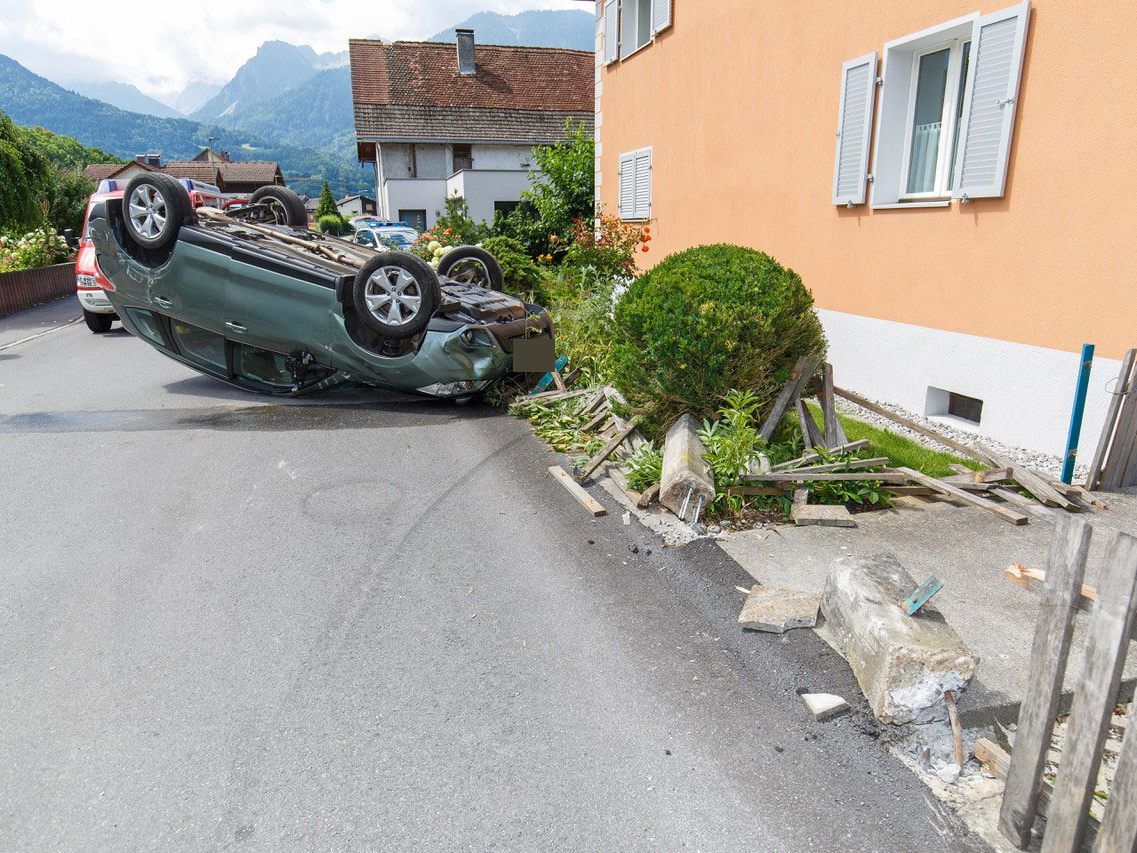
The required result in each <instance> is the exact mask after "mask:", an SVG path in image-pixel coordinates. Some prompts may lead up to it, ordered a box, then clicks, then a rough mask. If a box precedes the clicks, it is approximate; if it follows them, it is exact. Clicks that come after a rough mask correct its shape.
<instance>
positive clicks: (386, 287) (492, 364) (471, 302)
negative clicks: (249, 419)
mask: <svg viewBox="0 0 1137 853" xmlns="http://www.w3.org/2000/svg"><path fill="white" fill-rule="evenodd" d="M306 222H307V217H306V214H305V211H304V205H303V202H302V201H301V199H300V197H299V196H297V195H296V194H295V193H293V192H292V191H291V190H288V189H286V188H284V187H275V186H273V187H262V188H261V189H259V190H257V192H256V193H254V194H253V197H252V199H251V203H250V204H249V205H247V206H245V207H242V208H240V209H236V210H233V211H232V212H231V213H224V212H222V211H220V210H212V209H200V210H196V211H195V210H193V209H192V208H191V206H190V200H189V197H188V195H187V193H186V191H185V188H184V187H182V186H181V185H180V184H179V183H178V182H177V181H175V180H174V179H173V178H170V177H169V176H167V175H162V174H155V173H147V174H143V175H139V176H137V177H135V178H134V179H133V180H132V181H131V182H130V183H129V184H128V185H127V188H126V191H125V193H124V196H123V199H122V201H121V202H120V201H118V200H113V199H108V200H106V201H103V202H100V203H98V204H96V205H94V206H93V207H92V210H91V214H90V226H89V230H90V235H91V239H92V240H93V242H94V245H95V251H96V252H97V255H98V263H99V267H100V268H101V269H102V271H103V273H104V274H105V276H106V278H107V280H108V281H109V287H107V288H106V289H107V291H108V297H109V299H110V301H111V303H112V305H113V306H114V308H115V310H116V311H117V313H118V315H119V317H121V318H122V321H123V323H124V325H126V327H127V328H128V329H129V330H130V331H131V332H133V333H134V334H135V335H136V336H138V337H140V338H142V339H143V340H146V341H148V342H149V343H151V344H152V345H153V346H154V347H155V348H156V349H158V350H159V351H161V352H162V353H164V354H165V355H167V356H169V357H170V358H173V359H176V360H177V361H180V362H182V363H183V364H186V365H189V366H190V367H193V368H195V369H197V370H199V371H201V372H202V373H205V374H208V375H210V376H215V377H217V378H218V379H222V380H225V381H227V382H231V383H234V384H236V385H240V386H242V387H245V388H249V389H253V390H257V391H264V392H284V393H292V394H299V393H308V392H313V391H318V390H322V389H325V388H328V387H331V386H333V385H338V384H340V383H342V382H345V381H348V382H356V383H362V384H365V385H373V386H377V387H381V388H388V389H395V390H400V391H413V392H419V393H422V394H428V395H432V396H436V397H455V398H462V397H470V396H475V395H477V394H479V393H482V392H484V391H485V390H486V389H487V388H488V387H489V386H490V385H492V384H493V383H494V382H495V381H497V380H498V379H501V378H502V377H504V376H507V375H509V374H510V373H511V372H513V369H514V358H513V353H514V349H515V347H518V346H520V347H522V348H524V349H525V351H526V352H527V353H541V356H540V358H541V359H542V363H541V364H539V365H534V364H533V363H526V364H525V365H524V366H525V367H526V368H527V369H528V370H530V371H532V370H535V369H538V368H539V369H549V368H551V367H552V364H551V359H546V358H545V355H544V354H546V353H550V352H551V350H552V347H551V345H550V344H551V338H552V335H553V329H552V324H551V322H550V320H549V317H548V314H547V313H546V312H545V310H544V309H543V308H541V307H539V306H536V305H528V304H526V303H524V302H523V301H522V300H520V299H517V298H515V297H513V296H511V295H509V294H506V293H503V292H501V290H500V282H501V269H500V267H499V266H498V265H497V263H496V261H494V260H493V258H492V257H490V256H488V254H487V253H486V252H484V251H483V250H481V249H477V248H474V247H463V248H459V249H455V250H454V251H452V252H451V253H450V254H449V255H447V256H446V258H444V259H443V263H441V264H439V269H438V271H437V273H436V272H435V270H433V269H432V268H431V267H430V265H428V264H427V263H426V262H425V261H423V260H422V259H421V258H419V257H417V256H415V255H412V254H409V253H406V252H400V251H390V250H387V251H373V250H371V249H368V248H366V247H364V246H360V245H358V244H355V243H351V242H348V241H346V240H340V239H338V238H335V237H332V236H330V235H325V234H321V233H319V232H315V231H311V230H309V229H308V228H307V227H306ZM487 258H488V262H487ZM474 260H476V261H477V263H476V264H475V265H474V268H473V269H474V272H475V273H477V271H478V270H481V271H484V274H471V270H470V269H469V268H466V269H465V270H464V272H463V273H462V275H461V280H460V281H455V280H452V279H451V278H450V277H448V273H449V272H450V270H451V269H456V268H458V267H459V266H466V267H468V266H469V264H470V262H471V261H474ZM494 285H497V287H498V289H493V286H494ZM534 339H536V340H534ZM519 341H525V343H524V344H519ZM526 357H527V358H528V356H526ZM545 360H548V361H550V363H549V364H548V365H547V366H546V365H545V364H544V363H543V362H544V361H545Z"/></svg>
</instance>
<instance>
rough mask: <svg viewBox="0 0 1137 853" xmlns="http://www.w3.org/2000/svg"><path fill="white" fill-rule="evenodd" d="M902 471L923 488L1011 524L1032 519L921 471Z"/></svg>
mask: <svg viewBox="0 0 1137 853" xmlns="http://www.w3.org/2000/svg"><path fill="white" fill-rule="evenodd" d="M900 470H901V471H903V472H904V473H905V474H906V475H908V478H909V479H910V480H912V482H914V483H919V484H920V485H921V486H927V487H928V488H929V489H935V490H936V491H937V492H939V493H940V494H944V495H951V496H952V497H953V498H959V499H960V500H961V501H963V502H964V503H969V504H971V505H972V506H977V507H980V508H982V509H985V510H987V511H988V512H993V513H995V515H997V516H999V518H1001V519H1003V520H1004V521H1009V522H1010V523H1011V524H1027V523H1028V522H1029V521H1030V518H1028V517H1027V516H1025V515H1023V514H1022V513H1021V512H1016V511H1015V510H1013V509H1010V508H1009V507H1005V506H1000V505H999V504H997V503H995V502H994V501H989V500H985V499H984V498H981V497H977V496H976V495H973V494H971V493H970V492H965V491H964V490H963V489H960V488H957V487H955V486H953V485H952V484H951V483H945V482H944V481H943V480H937V479H936V478H935V477H929V476H928V475H927V474H921V473H920V472H919V471H913V470H912V469H911V468H901V469H900Z"/></svg>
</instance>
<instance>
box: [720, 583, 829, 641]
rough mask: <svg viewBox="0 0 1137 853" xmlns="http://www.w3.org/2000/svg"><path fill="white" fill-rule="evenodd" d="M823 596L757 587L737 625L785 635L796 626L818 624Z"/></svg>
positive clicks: (752, 590)
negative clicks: (818, 610) (818, 609)
mask: <svg viewBox="0 0 1137 853" xmlns="http://www.w3.org/2000/svg"><path fill="white" fill-rule="evenodd" d="M820 605H821V596H820V595H818V594H817V593H811V592H801V591H800V590H796V589H766V588H764V587H762V586H755V587H753V588H752V589H751V590H750V595H748V596H747V597H746V602H745V603H744V604H743V605H742V612H741V613H739V614H738V624H739V625H741V626H742V627H743V628H747V629H749V630H751V631H768V632H770V633H772V634H784V633H785V632H786V631H790V630H792V629H794V628H812V627H813V626H814V625H816V624H817V608H818V607H819V606H820Z"/></svg>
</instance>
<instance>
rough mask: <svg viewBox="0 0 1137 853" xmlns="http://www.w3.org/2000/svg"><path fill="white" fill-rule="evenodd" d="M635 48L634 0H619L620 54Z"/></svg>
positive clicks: (622, 55) (633, 50)
mask: <svg viewBox="0 0 1137 853" xmlns="http://www.w3.org/2000/svg"><path fill="white" fill-rule="evenodd" d="M635 50H636V2H635V0H620V56H621V58H622V57H625V56H627V55H628V54H631V53H635Z"/></svg>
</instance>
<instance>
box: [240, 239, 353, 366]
mask: <svg viewBox="0 0 1137 853" xmlns="http://www.w3.org/2000/svg"><path fill="white" fill-rule="evenodd" d="M335 281H336V279H335V276H334V275H333V274H331V273H329V272H326V271H323V270H321V269H320V268H319V267H318V266H317V265H316V264H304V263H290V262H289V260H288V259H287V258H285V257H281V256H275V255H273V254H271V253H268V252H265V251H263V250H262V249H260V248H259V247H250V248H240V249H238V250H237V251H235V252H234V256H233V260H232V262H231V265H230V281H229V288H228V292H227V294H226V298H225V307H224V323H223V326H224V335H225V336H226V337H227V338H229V339H230V340H233V341H237V342H239V343H243V344H248V345H251V346H255V347H261V348H263V349H266V350H271V351H272V352H277V353H295V352H299V351H300V350H308V351H309V352H311V353H312V354H313V355H317V356H319V354H320V353H321V352H323V351H325V350H326V347H327V344H328V341H329V340H331V324H332V316H333V311H334V308H335V305H336V297H335Z"/></svg>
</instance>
